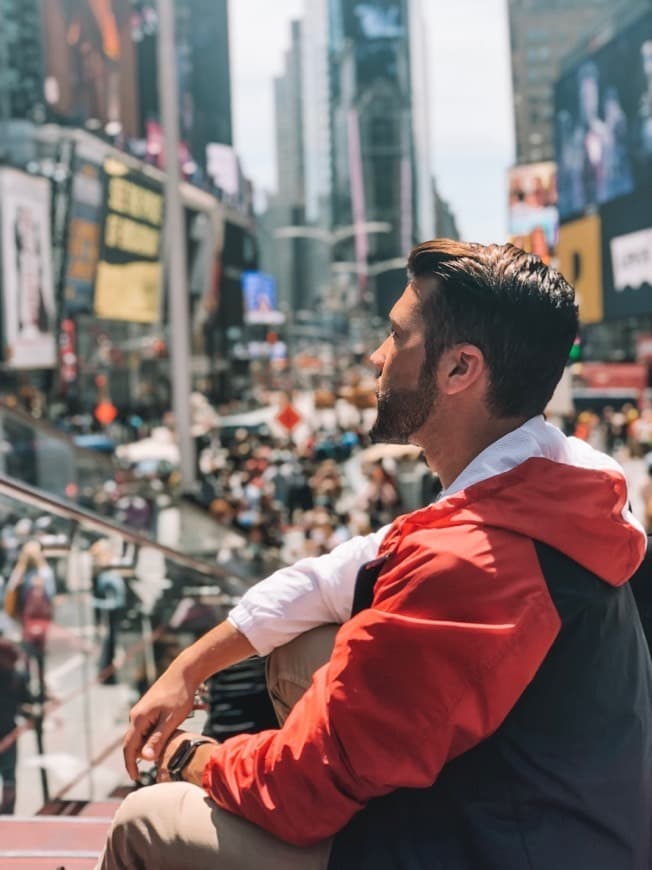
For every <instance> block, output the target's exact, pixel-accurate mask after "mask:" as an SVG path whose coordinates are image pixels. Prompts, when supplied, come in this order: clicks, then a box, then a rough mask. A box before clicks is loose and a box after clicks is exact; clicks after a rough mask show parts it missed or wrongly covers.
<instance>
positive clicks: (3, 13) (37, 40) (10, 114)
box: [0, 0, 43, 147]
mask: <svg viewBox="0 0 652 870" xmlns="http://www.w3.org/2000/svg"><path fill="white" fill-rule="evenodd" d="M42 52H43V49H42V42H41V15H40V7H39V2H38V0H0V123H1V122H2V121H8V120H9V119H10V118H11V119H31V120H38V119H39V113H42V111H43V58H42ZM41 119H42V118H41ZM0 147H1V143H0Z"/></svg>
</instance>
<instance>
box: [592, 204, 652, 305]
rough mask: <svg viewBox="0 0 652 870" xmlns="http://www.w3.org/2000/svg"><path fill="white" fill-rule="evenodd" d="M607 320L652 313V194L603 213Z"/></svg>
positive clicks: (605, 206) (613, 205)
mask: <svg viewBox="0 0 652 870" xmlns="http://www.w3.org/2000/svg"><path fill="white" fill-rule="evenodd" d="M600 217H601V220H602V258H603V260H604V309H605V318H617V317H628V316H631V315H639V314H650V313H652V191H651V190H650V189H649V188H648V189H647V190H641V191H636V192H635V193H632V194H630V195H629V196H625V197H622V198H621V199H617V200H614V201H613V202H610V203H607V204H606V205H604V206H602V208H601V209H600Z"/></svg>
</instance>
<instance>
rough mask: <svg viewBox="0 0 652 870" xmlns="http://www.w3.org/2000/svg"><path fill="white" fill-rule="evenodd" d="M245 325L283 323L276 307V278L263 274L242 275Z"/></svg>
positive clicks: (283, 318) (246, 273)
mask: <svg viewBox="0 0 652 870" xmlns="http://www.w3.org/2000/svg"><path fill="white" fill-rule="evenodd" d="M242 295H243V300H244V321H245V323H283V321H284V320H285V317H284V316H283V314H282V313H281V312H280V311H279V310H278V308H277V305H276V278H274V276H273V275H267V274H266V273H265V272H255V271H250V272H243V273H242Z"/></svg>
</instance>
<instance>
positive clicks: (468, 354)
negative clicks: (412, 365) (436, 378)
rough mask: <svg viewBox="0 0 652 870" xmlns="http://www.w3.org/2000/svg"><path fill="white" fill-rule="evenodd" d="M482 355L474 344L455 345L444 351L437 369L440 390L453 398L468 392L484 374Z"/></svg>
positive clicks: (484, 365)
mask: <svg viewBox="0 0 652 870" xmlns="http://www.w3.org/2000/svg"><path fill="white" fill-rule="evenodd" d="M486 368H487V367H486V363H485V358H484V354H483V353H482V351H481V350H480V348H479V347H477V346H476V345H474V344H456V345H454V347H451V348H449V349H448V350H447V351H444V353H443V355H442V359H441V366H440V369H439V372H440V377H441V379H442V381H443V383H442V384H440V386H441V388H442V389H443V390H444V391H445V392H446V393H447V394H448V395H449V396H453V395H456V394H457V393H462V392H464V391H465V390H468V389H469V387H471V386H473V385H474V384H476V383H477V382H478V380H479V379H480V378H482V377H483V376H484V374H485V372H486Z"/></svg>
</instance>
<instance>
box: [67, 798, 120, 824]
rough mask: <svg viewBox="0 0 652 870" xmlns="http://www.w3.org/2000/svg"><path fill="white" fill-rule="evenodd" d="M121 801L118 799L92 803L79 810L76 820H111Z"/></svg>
mask: <svg viewBox="0 0 652 870" xmlns="http://www.w3.org/2000/svg"><path fill="white" fill-rule="evenodd" d="M121 803H122V801H121V800H120V799H119V798H115V799H113V800H105V801H93V803H90V804H86V806H85V807H84V808H83V809H82V810H80V812H79V815H78V816H77V818H104V819H112V818H113V816H114V815H115V813H116V811H117V809H118V807H119V806H120V804H121Z"/></svg>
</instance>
